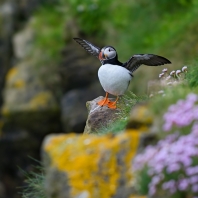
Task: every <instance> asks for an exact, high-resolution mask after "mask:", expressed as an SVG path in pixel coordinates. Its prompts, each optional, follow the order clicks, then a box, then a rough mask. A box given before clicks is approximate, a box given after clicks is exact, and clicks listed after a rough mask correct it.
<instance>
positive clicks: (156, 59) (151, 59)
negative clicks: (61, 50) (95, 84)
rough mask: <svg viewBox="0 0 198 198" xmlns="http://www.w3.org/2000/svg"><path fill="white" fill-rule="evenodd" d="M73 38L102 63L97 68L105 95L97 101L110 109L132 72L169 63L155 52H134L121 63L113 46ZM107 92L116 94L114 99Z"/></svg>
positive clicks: (130, 77) (124, 89)
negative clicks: (100, 45) (103, 45)
mask: <svg viewBox="0 0 198 198" xmlns="http://www.w3.org/2000/svg"><path fill="white" fill-rule="evenodd" d="M73 39H74V40H75V41H76V42H77V43H78V44H80V45H81V46H82V47H83V48H84V49H85V50H86V51H87V52H88V53H90V54H91V55H93V56H95V57H96V58H98V59H99V61H100V62H101V64H102V65H101V67H100V68H99V70H98V78H99V81H100V84H101V86H102V87H103V89H104V91H105V92H106V95H105V97H104V99H102V100H100V101H99V102H98V105H99V106H108V108H110V109H116V103H117V101H118V99H119V96H122V95H123V94H124V93H125V92H126V90H127V89H128V86H129V84H130V82H131V79H132V78H133V72H134V71H135V70H136V69H138V68H139V67H140V66H141V65H146V66H160V65H164V64H170V63H171V62H170V61H169V60H168V59H166V58H164V57H162V56H158V55H155V54H135V55H133V56H132V57H131V58H130V59H129V60H128V61H127V62H125V63H121V62H120V61H119V60H118V54H117V52H116V49H115V48H114V47H112V46H105V47H103V48H99V47H97V46H95V45H93V44H92V43H90V42H89V41H86V40H84V39H81V38H73ZM109 94H111V95H114V96H116V100H115V101H111V100H109V98H108V95H109Z"/></svg>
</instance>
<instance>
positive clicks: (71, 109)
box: [61, 82, 104, 133]
mask: <svg viewBox="0 0 198 198" xmlns="http://www.w3.org/2000/svg"><path fill="white" fill-rule="evenodd" d="M102 93H104V91H103V90H102V87H101V85H99V82H96V83H94V84H92V85H91V86H89V87H87V88H83V89H74V90H71V91H69V92H67V93H66V94H65V95H64V96H63V98H62V101H61V120H62V124H63V126H64V131H65V132H70V131H73V132H79V133H82V131H83V130H84V128H85V123H86V120H87V109H86V106H85V103H86V102H87V101H88V100H90V99H93V98H95V97H97V96H99V95H101V94H102Z"/></svg>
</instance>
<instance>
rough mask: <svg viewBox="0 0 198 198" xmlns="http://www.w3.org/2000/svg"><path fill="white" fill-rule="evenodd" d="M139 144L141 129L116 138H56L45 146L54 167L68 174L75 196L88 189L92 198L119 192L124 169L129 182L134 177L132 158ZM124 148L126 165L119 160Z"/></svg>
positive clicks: (70, 135)
mask: <svg viewBox="0 0 198 198" xmlns="http://www.w3.org/2000/svg"><path fill="white" fill-rule="evenodd" d="M138 144H139V133H138V132H137V131H133V132H130V133H123V134H120V135H118V136H115V137H112V136H111V135H106V136H100V137H98V136H92V135H83V136H82V135H74V134H69V135H59V136H57V137H52V138H51V139H50V140H49V141H48V142H47V143H46V144H45V147H44V149H45V151H46V152H47V153H48V155H49V156H50V157H51V163H52V164H51V166H54V167H56V168H57V169H58V170H60V171H64V172H66V173H67V176H68V182H69V185H70V186H71V195H72V197H75V196H76V195H78V194H79V193H80V192H82V191H87V192H88V194H89V198H93V197H94V198H98V197H105V198H109V197H112V196H113V195H114V194H115V193H116V190H117V188H118V180H119V178H120V176H121V172H122V174H123V171H121V170H123V169H124V172H125V178H126V179H128V181H130V180H131V179H132V174H131V160H132V158H133V157H134V155H135V153H136V151H137V147H138ZM120 150H122V151H123V150H124V151H125V153H124V155H123V156H122V160H123V164H124V165H125V167H120V165H119V164H118V163H117V156H118V153H119V152H120Z"/></svg>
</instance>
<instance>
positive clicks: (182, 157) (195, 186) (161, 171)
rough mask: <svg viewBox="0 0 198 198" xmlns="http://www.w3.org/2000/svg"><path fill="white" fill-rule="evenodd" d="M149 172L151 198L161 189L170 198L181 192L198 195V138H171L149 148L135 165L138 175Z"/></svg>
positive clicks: (195, 136) (138, 158)
mask: <svg viewBox="0 0 198 198" xmlns="http://www.w3.org/2000/svg"><path fill="white" fill-rule="evenodd" d="M145 168H147V170H148V171H147V174H148V175H149V176H150V177H151V182H150V183H149V184H148V186H149V195H150V196H154V195H155V194H156V193H157V191H158V190H159V189H160V191H164V192H166V193H167V192H168V193H169V194H170V195H174V193H176V192H178V191H180V192H184V193H189V194H190V195H193V196H195V195H198V134H196V133H190V134H188V135H185V136H180V137H179V134H172V135H168V136H167V137H166V138H165V139H164V140H161V141H159V142H158V144H157V145H156V146H149V147H147V148H146V149H145V152H144V153H143V154H138V155H137V156H136V157H135V159H134V163H133V170H134V171H135V172H139V173H140V174H141V171H142V170H143V169H145ZM173 174H174V177H172V176H171V175H173ZM175 174H177V177H175ZM140 176H141V175H140Z"/></svg>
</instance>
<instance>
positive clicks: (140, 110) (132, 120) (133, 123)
mask: <svg viewBox="0 0 198 198" xmlns="http://www.w3.org/2000/svg"><path fill="white" fill-rule="evenodd" d="M152 123H153V116H152V114H151V111H149V108H148V104H146V103H139V104H137V105H135V106H134V107H133V108H132V109H131V112H130V116H129V122H128V125H127V128H129V129H138V130H141V131H148V129H149V127H150V126H151V125H152Z"/></svg>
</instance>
